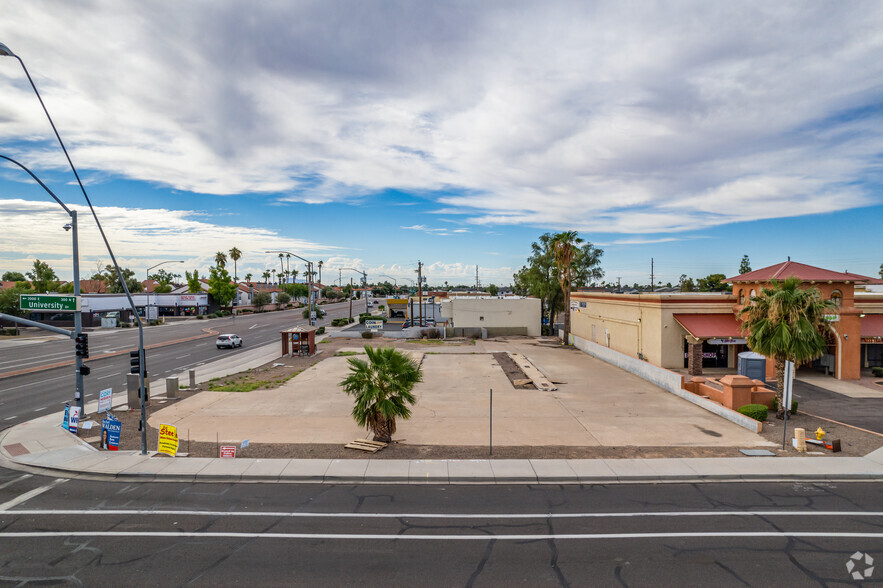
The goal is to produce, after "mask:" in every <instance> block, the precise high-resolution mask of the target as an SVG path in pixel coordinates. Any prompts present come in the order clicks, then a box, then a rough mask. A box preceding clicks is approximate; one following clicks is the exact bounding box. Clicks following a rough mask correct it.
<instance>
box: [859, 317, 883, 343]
mask: <svg viewBox="0 0 883 588" xmlns="http://www.w3.org/2000/svg"><path fill="white" fill-rule="evenodd" d="M861 333H862V338H864V337H883V314H866V315H865V316H863V317H861Z"/></svg>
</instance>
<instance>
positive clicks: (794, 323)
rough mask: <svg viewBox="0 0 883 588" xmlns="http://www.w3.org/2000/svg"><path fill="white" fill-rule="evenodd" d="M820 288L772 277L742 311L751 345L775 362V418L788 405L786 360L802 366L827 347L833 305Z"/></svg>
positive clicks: (798, 280)
mask: <svg viewBox="0 0 883 588" xmlns="http://www.w3.org/2000/svg"><path fill="white" fill-rule="evenodd" d="M834 307H835V305H834V303H833V302H832V301H830V300H825V299H823V298H822V296H821V294H820V293H819V290H818V288H815V287H813V288H805V289H801V288H800V279H798V278H796V277H794V276H791V277H790V278H788V279H787V280H785V281H783V282H780V281H777V280H773V281H772V283H771V286H770V287H768V288H763V289H762V290H761V291H760V294H759V295H757V296H755V297H754V298H752V304H749V305H747V306H745V307H744V308H743V309H742V310H741V311H740V312H739V318H740V319H742V323H743V325H742V328H743V330H745V331H748V333H749V334H748V337H747V342H748V348H749V349H751V350H752V351H755V352H757V353H760V354H763V355H765V356H767V357H769V358H772V359H773V360H774V361H775V365H776V383H777V385H778V390H777V391H776V398H777V399H778V401H779V403H778V409H777V412H776V418H779V419H781V418H783V417H784V415H785V408H786V407H785V406H784V404H783V403H782V391H783V390H784V389H785V362H786V361H793V362H794V364H795V365H799V364H801V363H803V362H805V361H809V360H812V359H815V358H817V357H821V355H822V354H823V353H824V352H825V349H826V348H827V342H826V340H825V336H824V334H823V333H824V332H825V331H827V330H828V329H829V328H830V327H829V326H828V323H827V322H826V321H825V313H826V312H827V311H828V310H829V309H832V308H834Z"/></svg>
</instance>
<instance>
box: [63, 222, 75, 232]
mask: <svg viewBox="0 0 883 588" xmlns="http://www.w3.org/2000/svg"><path fill="white" fill-rule="evenodd" d="M61 228H62V229H64V230H65V231H70V230H71V229H72V228H74V226H73V225H72V224H70V223H67V224H66V225H64V226H63V227H61Z"/></svg>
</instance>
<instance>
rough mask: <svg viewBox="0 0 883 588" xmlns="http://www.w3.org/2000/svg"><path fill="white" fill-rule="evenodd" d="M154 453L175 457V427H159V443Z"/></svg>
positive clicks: (176, 446) (176, 434)
mask: <svg viewBox="0 0 883 588" xmlns="http://www.w3.org/2000/svg"><path fill="white" fill-rule="evenodd" d="M156 452H157V453H165V454H166V455H171V456H172V457H175V455H176V454H177V453H178V427H176V426H175V425H160V426H159V443H158V444H157V447H156Z"/></svg>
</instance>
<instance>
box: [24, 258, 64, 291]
mask: <svg viewBox="0 0 883 588" xmlns="http://www.w3.org/2000/svg"><path fill="white" fill-rule="evenodd" d="M28 279H29V280H30V281H31V284H32V285H33V286H34V291H35V292H53V291H55V289H56V288H58V276H57V275H55V270H53V269H52V268H51V267H49V264H48V263H46V262H45V261H40V260H39V259H35V260H34V269H32V270H31V271H29V272H28Z"/></svg>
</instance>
